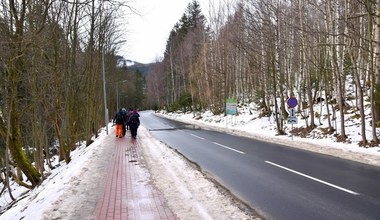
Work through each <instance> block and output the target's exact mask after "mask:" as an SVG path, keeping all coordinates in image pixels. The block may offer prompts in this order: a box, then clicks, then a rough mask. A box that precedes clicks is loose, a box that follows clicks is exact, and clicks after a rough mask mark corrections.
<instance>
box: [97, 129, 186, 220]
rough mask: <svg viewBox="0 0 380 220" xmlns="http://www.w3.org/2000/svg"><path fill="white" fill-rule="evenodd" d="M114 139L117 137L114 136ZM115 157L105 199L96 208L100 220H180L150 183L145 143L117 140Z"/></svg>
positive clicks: (123, 139) (108, 178)
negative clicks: (144, 151)
mask: <svg viewBox="0 0 380 220" xmlns="http://www.w3.org/2000/svg"><path fill="white" fill-rule="evenodd" d="M110 135H114V134H110ZM110 147H113V148H114V150H115V151H114V154H113V158H112V160H111V161H112V162H111V164H109V170H108V172H107V176H106V177H105V178H106V180H105V186H104V189H103V194H102V195H103V196H102V198H100V200H99V201H98V203H97V206H96V218H97V219H100V220H103V219H121V220H124V219H131V220H132V219H133V220H135V219H144V220H145V219H178V217H177V216H176V215H175V214H173V213H172V211H171V210H170V209H169V208H168V207H167V206H166V205H165V201H164V198H163V197H162V195H161V194H160V192H159V191H158V190H157V189H156V188H155V187H154V186H153V185H151V184H150V183H149V181H150V176H149V173H148V171H147V170H146V168H144V167H142V166H141V164H143V163H144V161H143V158H142V157H141V150H142V149H141V142H140V141H139V137H137V140H134V139H131V138H130V136H129V135H128V134H127V135H126V137H124V138H120V139H119V138H115V145H114V146H110Z"/></svg>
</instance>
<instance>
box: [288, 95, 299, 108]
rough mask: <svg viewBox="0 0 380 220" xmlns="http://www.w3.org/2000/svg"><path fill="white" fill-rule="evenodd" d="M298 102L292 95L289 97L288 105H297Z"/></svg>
mask: <svg viewBox="0 0 380 220" xmlns="http://www.w3.org/2000/svg"><path fill="white" fill-rule="evenodd" d="M297 104H298V100H297V99H296V97H294V96H292V97H290V98H289V99H288V105H289V107H290V108H294V107H296V106H297Z"/></svg>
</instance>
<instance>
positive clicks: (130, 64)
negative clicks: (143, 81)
mask: <svg viewBox="0 0 380 220" xmlns="http://www.w3.org/2000/svg"><path fill="white" fill-rule="evenodd" d="M152 64H153V63H148V64H144V63H139V62H136V61H133V60H128V59H124V58H123V57H120V58H119V60H118V67H120V68H127V70H128V71H129V72H135V71H136V70H139V71H140V72H141V73H142V75H143V76H144V77H146V76H147V75H148V73H149V68H150V66H151V65H152Z"/></svg>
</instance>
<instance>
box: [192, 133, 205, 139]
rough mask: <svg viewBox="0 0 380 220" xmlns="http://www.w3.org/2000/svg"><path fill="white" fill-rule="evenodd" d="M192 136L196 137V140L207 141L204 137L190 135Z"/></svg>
mask: <svg viewBox="0 0 380 220" xmlns="http://www.w3.org/2000/svg"><path fill="white" fill-rule="evenodd" d="M190 135H191V136H193V137H196V138H199V139H201V140H206V139H205V138H203V137H200V136H198V135H195V134H190Z"/></svg>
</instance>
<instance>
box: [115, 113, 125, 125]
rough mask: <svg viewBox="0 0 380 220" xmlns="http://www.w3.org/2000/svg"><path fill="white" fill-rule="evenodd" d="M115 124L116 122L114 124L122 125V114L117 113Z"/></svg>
mask: <svg viewBox="0 0 380 220" xmlns="http://www.w3.org/2000/svg"><path fill="white" fill-rule="evenodd" d="M115 122H116V124H123V123H124V118H123V113H122V112H118V113H117V114H116V118H115Z"/></svg>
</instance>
